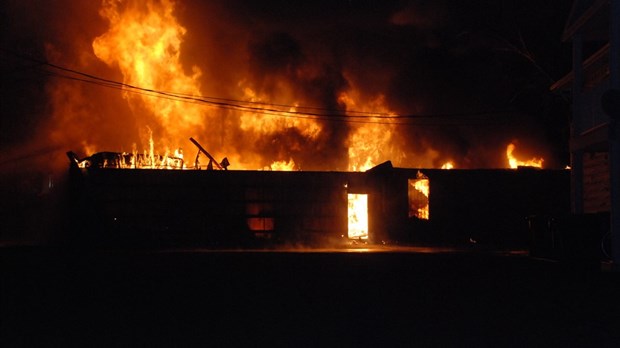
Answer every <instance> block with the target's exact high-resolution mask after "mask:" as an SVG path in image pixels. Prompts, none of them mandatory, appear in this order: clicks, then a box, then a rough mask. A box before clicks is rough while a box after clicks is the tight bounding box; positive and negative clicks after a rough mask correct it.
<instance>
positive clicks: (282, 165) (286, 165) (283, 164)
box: [270, 159, 297, 172]
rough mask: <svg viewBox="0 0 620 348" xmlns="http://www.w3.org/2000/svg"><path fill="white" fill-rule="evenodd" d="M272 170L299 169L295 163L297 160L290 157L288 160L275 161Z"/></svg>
mask: <svg viewBox="0 0 620 348" xmlns="http://www.w3.org/2000/svg"><path fill="white" fill-rule="evenodd" d="M270 167H271V170H277V171H288V172H290V171H293V170H297V166H296V165H295V161H293V159H290V160H289V161H288V162H287V161H275V162H273V163H272V164H271V166H270Z"/></svg>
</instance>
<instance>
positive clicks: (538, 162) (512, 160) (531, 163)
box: [506, 143, 544, 169]
mask: <svg viewBox="0 0 620 348" xmlns="http://www.w3.org/2000/svg"><path fill="white" fill-rule="evenodd" d="M515 147H516V146H515V144H513V143H510V144H508V147H506V158H507V159H508V165H509V166H510V168H512V169H516V168H518V167H536V168H542V164H543V162H544V159H542V158H532V159H530V160H528V161H521V160H519V159H517V158H516V157H515V156H514V154H513V152H514V150H515Z"/></svg>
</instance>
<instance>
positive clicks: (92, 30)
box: [2, 0, 565, 243]
mask: <svg viewBox="0 0 620 348" xmlns="http://www.w3.org/2000/svg"><path fill="white" fill-rule="evenodd" d="M4 6H6V9H7V10H6V11H5V12H6V13H8V14H11V16H14V17H15V18H24V21H22V22H20V21H19V20H15V21H12V22H11V23H10V24H11V26H15V27H16V28H14V29H15V30H12V31H11V32H12V33H14V34H15V38H11V40H13V41H14V42H18V43H20V42H22V43H23V42H30V41H32V40H30V39H31V37H28V36H27V34H28V33H29V31H28V30H23V29H24V28H23V27H20V23H24V24H23V25H24V26H25V27H30V26H32V27H36V28H41V29H38V31H37V32H36V34H37V35H35V36H36V38H37V39H38V41H36V42H40V46H37V47H36V48H35V49H30V50H22V49H20V47H21V46H20V45H13V46H12V47H16V49H14V50H11V51H9V52H4V51H3V53H2V54H3V57H4V58H5V60H6V61H7V62H8V61H10V62H12V63H14V64H16V65H17V66H18V67H19V68H20V69H17V70H20V71H29V72H31V73H32V74H38V75H37V76H43V77H41V79H43V81H42V82H41V83H39V84H37V86H38V87H39V89H40V90H37V91H38V92H39V93H42V94H44V95H45V101H44V102H42V103H41V104H42V107H41V109H42V110H37V112H36V114H37V115H39V116H40V120H38V121H37V122H34V121H33V122H32V123H36V124H35V126H34V127H30V128H29V131H28V134H27V135H28V137H26V136H24V137H22V138H24V139H28V140H29V141H25V142H26V143H27V144H26V146H20V145H23V144H21V143H19V142H18V141H17V140H16V141H15V142H14V143H11V144H8V145H10V146H8V145H7V147H10V151H3V156H7V158H8V160H6V161H4V160H3V163H9V162H15V161H13V159H15V158H18V159H19V158H29V162H28V163H29V164H31V168H41V169H40V170H41V171H44V172H45V175H44V176H45V177H46V178H48V177H50V175H47V174H48V173H47V172H53V173H58V172H60V173H63V171H64V170H65V169H66V157H65V151H67V150H73V151H75V153H76V154H75V155H72V156H71V163H72V166H73V165H74V166H76V167H77V168H74V169H75V170H74V171H73V172H74V174H75V173H81V174H80V175H73V176H72V178H71V180H70V182H71V183H72V184H71V185H73V184H74V183H78V184H76V187H77V189H76V190H71V192H72V194H75V195H76V197H74V200H72V201H74V202H82V203H83V204H82V203H80V204H78V205H77V206H74V208H75V209H76V211H78V212H81V213H83V214H77V215H79V216H83V217H80V218H79V219H78V220H80V221H81V220H84V221H82V222H83V223H79V224H77V226H88V227H89V228H94V229H103V230H106V231H107V230H113V231H121V230H123V231H130V230H133V229H135V230H136V231H144V233H145V234H151V233H156V234H157V233H159V234H166V233H167V232H166V231H177V232H179V233H180V234H181V235H182V234H188V235H189V234H191V233H194V232H196V233H197V234H199V235H201V236H202V237H201V238H207V239H209V238H213V240H212V241H216V240H219V239H220V238H219V237H211V236H215V235H219V234H223V233H224V232H222V231H223V230H224V229H225V228H224V227H223V226H232V227H230V228H231V229H233V230H235V231H243V232H239V233H238V234H234V235H235V236H234V237H230V238H233V239H240V240H242V239H244V238H246V237H247V236H248V235H250V236H252V237H251V238H250V239H252V238H255V237H256V238H258V237H259V236H262V237H260V238H263V239H265V240H284V239H293V240H294V239H295V238H293V237H291V236H293V235H302V236H304V237H303V238H302V239H304V238H308V239H314V237H308V236H309V235H310V234H311V233H310V232H309V231H320V232H317V233H316V234H315V235H317V236H321V237H320V238H323V237H327V238H328V239H330V240H331V239H334V238H336V239H337V238H343V237H342V236H345V237H353V238H358V239H361V240H364V239H366V238H368V239H369V240H374V241H388V240H392V239H393V240H398V241H406V240H410V236H407V237H406V238H403V236H405V235H407V232H403V231H405V230H407V228H405V227H402V226H405V225H407V224H408V223H410V220H411V221H417V220H421V221H422V222H424V221H427V219H428V221H433V220H434V217H435V216H436V215H435V214H439V216H441V214H440V213H439V211H440V208H433V206H434V204H436V203H437V201H438V200H439V198H434V199H431V200H430V201H429V202H428V204H427V203H425V202H426V198H428V197H442V196H441V194H437V193H433V190H437V188H438V187H441V185H437V182H441V181H442V180H443V179H441V178H442V175H440V174H436V173H435V172H434V170H435V168H441V167H444V166H445V167H446V168H450V167H452V168H456V171H455V172H453V173H454V174H453V175H458V174H457V173H464V172H462V171H463V170H468V169H469V170H480V171H481V172H487V171H488V173H491V172H497V173H499V172H502V171H503V168H507V167H509V166H519V165H524V163H525V162H524V163H521V164H520V163H518V161H517V160H516V159H515V161H511V162H509V163H508V162H506V159H505V155H507V154H508V153H507V152H506V151H505V149H506V146H507V145H508V144H511V143H514V144H516V146H517V148H516V149H515V148H512V149H511V150H510V151H509V153H510V155H512V156H513V157H514V156H515V155H517V152H519V154H518V156H517V157H519V158H533V159H534V160H536V161H535V164H536V165H538V166H540V165H542V162H541V160H540V159H541V158H545V167H546V168H563V167H564V165H565V163H563V159H562V158H561V156H558V154H557V153H556V152H555V151H554V150H553V148H552V147H550V146H547V145H548V144H549V141H548V139H546V136H545V133H544V131H541V130H540V127H538V126H540V120H541V119H542V117H539V116H540V115H538V114H535V113H531V112H528V111H524V110H521V109H519V108H516V107H514V105H509V104H510V103H509V101H511V100H514V98H512V96H513V93H514V91H515V90H516V89H518V88H517V86H514V85H513V83H517V81H522V79H521V78H522V77H523V76H524V75H523V74H521V72H522V71H524V70H527V68H528V67H529V66H524V65H523V64H517V65H518V66H517V67H516V68H515V69H512V68H511V69H508V70H510V71H511V73H514V72H513V70H514V71H519V73H518V74H517V75H519V76H518V79H517V78H514V79H513V78H512V77H514V76H512V75H510V76H512V77H508V79H509V80H510V81H507V80H504V78H506V76H509V74H508V72H507V71H502V74H501V75H502V76H503V77H502V79H501V81H498V80H493V79H487V78H488V77H490V76H492V74H491V72H495V71H496V70H498V69H499V70H501V67H504V66H506V65H507V63H510V64H513V63H514V62H513V61H512V60H510V59H506V57H503V56H499V55H498V54H497V52H500V51H502V52H503V51H505V50H504V48H506V47H503V46H502V47H495V46H493V45H499V43H498V42H497V41H493V44H492V45H491V46H493V47H486V46H484V47H481V46H478V45H476V44H475V42H476V40H469V39H470V38H471V36H467V35H464V36H458V37H457V38H456V39H457V40H456V41H458V42H457V44H456V45H455V46H451V45H454V44H455V41H454V40H447V39H445V37H444V36H443V35H437V33H438V32H439V31H444V30H451V28H452V25H453V24H454V23H457V22H458V21H459V20H463V18H461V17H459V14H460V13H461V11H458V10H453V9H451V8H447V7H442V6H438V7H437V8H430V7H426V6H424V5H423V4H421V3H417V2H412V3H410V4H402V3H398V2H394V3H392V2H388V3H386V4H383V5H381V6H379V7H380V8H377V7H376V6H375V5H372V6H367V5H365V4H351V3H347V4H345V3H336V2H335V3H333V4H319V5H317V6H319V7H316V8H315V7H314V6H315V5H303V6H302V5H300V4H294V5H290V6H289V5H286V4H282V3H279V2H276V4H275V5H274V4H268V5H265V6H275V10H274V11H265V10H261V8H258V7H257V6H256V5H255V4H254V2H251V1H249V2H244V1H232V2H231V1H222V2H219V1H212V2H209V3H208V4H204V3H203V2H196V1H192V0H184V1H181V0H178V1H173V0H149V1H134V0H125V1H108V0H104V1H101V2H89V3H79V4H77V3H75V2H72V1H61V2H60V3H56V4H54V6H53V7H49V8H46V7H45V6H36V8H31V6H30V5H29V4H26V3H23V4H22V3H21V2H10V3H8V4H7V5H4ZM321 6H327V8H325V7H323V8H321ZM455 6H457V5H455ZM300 8H306V9H308V11H301V12H300V10H299V9H300ZM317 9H318V10H317ZM302 12H303V13H302ZM276 13H281V14H286V15H282V16H278V15H275V14H276ZM345 15H346V17H347V18H349V21H345V22H343V21H342V20H341V19H342V18H343V17H344V16H345ZM431 15H432V16H431ZM313 16H314V17H313ZM422 17H424V18H434V19H436V20H435V21H432V22H428V21H420V20H421V19H422ZM11 18H13V17H11ZM224 18H225V20H224ZM310 21H313V22H312V23H310ZM317 23H320V25H317ZM528 23H529V21H528ZM35 24H36V25H35ZM42 28H44V29H42ZM369 28H372V30H370V29H369ZM18 29H22V30H18ZM334 32H338V33H339V34H341V35H333V33H334ZM452 34H453V33H452ZM452 34H451V35H452ZM33 35H34V34H33ZM22 36H23V37H24V38H23V40H22V41H20V40H19V39H21V38H22ZM446 37H447V36H446ZM459 40H461V41H459ZM13 41H12V42H13ZM404 43H406V44H404ZM498 48H499V49H498ZM482 57H487V58H489V59H481V58H482ZM513 58H514V57H513ZM438 62H440V63H441V64H442V65H441V66H440V67H438V66H436V64H438ZM515 64H516V63H515ZM526 65H527V64H526ZM513 67H514V66H513ZM473 69H476V73H469V72H468V71H474V70H473ZM527 72H528V73H532V71H531V70H527ZM37 82H38V80H37ZM507 85H510V86H509V88H504V87H506V86H507ZM500 87H501V88H500ZM519 95H521V94H519ZM24 99H25V100H28V98H24ZM499 101H506V103H500V102H499ZM26 104H28V105H30V104H32V103H29V102H28V103H26ZM18 114H19V113H18ZM24 114H26V113H24ZM19 115H21V114H19ZM16 138H19V137H17V136H16ZM190 139H199V140H200V143H201V144H202V145H200V146H201V147H202V146H203V145H204V147H203V149H209V151H210V153H208V152H207V151H201V152H199V153H200V154H201V155H200V156H197V157H196V158H194V157H193V152H192V150H193V149H195V145H196V143H194V142H192V141H191V140H190ZM20 141H21V142H24V141H23V140H21V139H20ZM106 151H112V152H106ZM32 153H34V154H35V155H34V156H32V158H30V157H28V156H29V155H30V154H32ZM5 154H7V155H5ZM24 154H25V155H24ZM224 155H225V156H226V160H225V161H224V160H223V158H224ZM188 156H189V157H188ZM387 161H390V162H391V163H393V165H394V167H396V169H394V172H395V173H399V172H400V169H402V168H422V169H421V170H420V171H419V172H420V176H419V177H418V176H417V175H418V172H417V171H416V170H412V171H415V173H414V172H411V173H408V174H406V175H403V178H404V177H406V180H405V179H403V178H400V177H399V179H398V180H397V181H396V182H398V185H401V186H398V188H393V187H392V186H391V185H388V183H383V182H384V181H385V180H388V179H385V175H384V174H381V175H378V176H376V175H374V174H372V173H373V172H381V171H380V170H370V169H371V168H375V167H377V165H379V164H380V163H385V162H387ZM513 162H514V163H513ZM32 163H34V165H32ZM21 167H22V168H24V167H26V166H21ZM209 168H213V169H215V171H210V170H207V171H205V169H209ZM379 168H381V167H379ZM399 168H400V169H399ZM427 168H428V169H427ZM159 169H170V171H166V172H160V171H159ZM217 169H228V170H226V172H222V173H220V172H219V171H217ZM278 171H291V173H279V172H278ZM516 172H520V171H516ZM437 173H442V172H437ZM511 173H512V172H511ZM61 175H62V174H61ZM515 175H517V174H515ZM559 175H563V174H559ZM16 176H19V175H16ZM434 176H436V177H434ZM56 177H57V176H56ZM274 178H278V179H277V180H276V179H274ZM382 178H383V179H382ZM401 179H402V180H401ZM177 181H178V182H179V183H177ZM183 181H187V186H183V185H181V186H177V185H180V184H181V182H183ZM304 181H307V182H309V183H313V184H312V185H310V186H308V187H311V188H312V189H310V188H308V189H304V188H303V187H304V184H303V182H304ZM388 181H389V180H388ZM409 181H411V182H413V185H414V186H412V188H411V187H410V185H409V184H408V182H409ZM278 182H281V183H282V187H280V188H276V186H278V185H276V184H277V183H278ZM404 182H406V183H407V184H403V183H404ZM433 182H435V184H433ZM322 183H324V185H325V187H323V186H322ZM429 183H430V189H426V188H425V187H424V186H425V185H427V184H429ZM142 184H143V185H142ZM162 185H163V186H162ZM226 185H232V186H233V187H236V186H239V187H243V189H237V188H232V187H230V188H225V186H226ZM385 185H387V186H385ZM394 185H396V183H394ZM133 186H135V187H133ZM427 186H428V185H427ZM173 187H174V189H172V188H173ZM206 187H211V189H207V188H206ZM217 190H220V191H219V193H220V194H218V195H216V196H218V197H219V198H218V199H220V200H222V201H221V202H223V203H222V204H217V203H213V202H215V201H216V200H211V198H208V197H210V196H209V194H208V193H209V192H218V191H217ZM274 190H275V191H274ZM382 190H387V191H386V192H392V193H393V194H394V197H399V198H398V199H396V201H397V202H398V203H394V204H397V206H396V207H395V209H396V210H397V211H399V213H398V215H397V219H396V220H394V219H393V218H392V217H389V218H388V216H389V214H387V213H385V214H384V215H382V216H379V217H378V216H377V215H376V213H375V211H376V209H378V208H376V207H377V206H378V205H379V206H384V208H381V209H387V208H385V207H387V206H389V205H391V204H392V203H389V202H388V200H387V198H386V197H388V196H389V195H388V194H387V193H385V192H384V191H382ZM429 190H430V191H429ZM315 191H316V192H315ZM543 191H544V190H543ZM163 192H165V194H164V193H163ZM196 192H197V194H195V193H196ZM291 192H292V193H291ZM377 192H380V194H377ZM403 192H407V195H411V197H406V199H404V200H403V197H404V196H403V194H404V193H403ZM455 192H456V191H455ZM407 195H405V196H407ZM196 196H199V197H200V198H195V199H196V200H195V201H193V203H192V204H190V203H187V202H192V199H194V198H191V199H190V198H189V197H196ZM474 196H475V194H474V193H471V195H467V197H474ZM143 197H147V198H143ZM166 197H168V198H166ZM251 197H256V198H251ZM265 197H267V198H265ZM292 197H301V198H300V201H299V202H298V201H295V200H294V199H293V198H292ZM304 197H305V198H304ZM334 197H339V198H338V199H335V198H334ZM425 197H426V198H425ZM460 199H463V198H462V197H461V198H460ZM251 200H255V201H256V202H254V203H255V204H254V203H252V204H250V203H248V201H251ZM302 201H303V202H305V203H300V202H302ZM156 202H157V204H159V205H160V207H159V208H158V207H156V206H155V205H157V204H156ZM205 202H208V203H205ZM318 202H323V203H322V204H320V203H318ZM326 202H338V203H326ZM378 202H384V203H385V204H384V203H378ZM403 202H405V203H403ZM409 202H412V203H411V204H412V207H410V206H409V205H410V204H409ZM91 203H92V204H91ZM115 204H117V205H118V207H115V206H114V205H115ZM205 204H206V208H205V209H204V210H202V209H201V208H200V206H201V205H205ZM342 204H345V206H344V208H343V207H342ZM403 204H404V205H403ZM425 204H426V205H428V207H430V208H431V212H430V214H429V212H428V207H425ZM349 206H351V209H350V210H351V211H352V213H350V214H349V213H348V212H347V211H348V210H349V208H348V207H349ZM403 206H404V207H406V209H404V210H403ZM442 206H443V204H442ZM89 207H91V208H89ZM357 207H361V208H360V209H362V210H368V211H369V212H371V213H369V214H368V216H367V218H366V217H365V214H357V213H355V211H356V210H357ZM364 207H365V208H364ZM289 208H290V210H288V209H289ZM197 209H198V210H201V211H202V212H203V213H196V211H197ZM167 211H171V212H170V213H168V212H167ZM295 211H298V213H295ZM402 211H404V215H402V214H401V212H402ZM433 211H434V212H433ZM207 212H208V214H207ZM299 212H303V214H302V213H299ZM541 213H543V212H541ZM7 215H8V214H7ZM175 216H176V217H178V219H177V218H175ZM295 216H299V217H300V219H301V220H303V221H297V220H296V219H295V218H294V217H295ZM343 216H344V218H343ZM349 216H350V218H349ZM403 216H404V219H405V220H401V219H402V218H403ZM302 217H303V218H302ZM8 218H10V217H8ZM205 219H207V220H205ZM415 219H417V220H415ZM349 220H350V221H349ZM72 221H73V220H72ZM89 221H98V223H90V222H89ZM207 221H208V222H207ZM293 221H295V222H293ZM304 221H305V222H304ZM310 221H312V222H310ZM321 221H323V222H321ZM343 221H344V222H343ZM378 221H381V222H378ZM391 221H397V222H391ZM403 221H404V222H403ZM349 222H351V225H355V224H356V225H357V227H355V228H352V227H351V228H347V227H346V226H348V225H349ZM390 224H395V226H396V227H394V228H389V229H388V230H389V232H381V229H380V228H378V227H377V226H380V225H386V226H387V225H390ZM218 226H219V227H218ZM235 226H236V227H235ZM257 226H263V228H262V229H259V228H258V227H257ZM328 226H336V227H328ZM343 226H345V227H343ZM445 230H446V231H447V230H448V228H446V229H445ZM197 231H202V232H197ZM204 231H210V232H209V233H205V232H204ZM252 231H258V232H252ZM299 231H302V232H299ZM328 231H329V232H328ZM392 231H401V232H392ZM122 233H123V232H119V235H122ZM136 233H141V232H136ZM175 233H176V232H175ZM382 233H385V235H382ZM448 234H449V233H448V232H446V236H447V235H448ZM173 235H178V234H173ZM242 235H243V236H242ZM222 237H223V236H222ZM289 237H290V238H289ZM226 238H228V236H226ZM411 238H413V237H411ZM137 239H138V240H139V239H140V238H137ZM188 239H191V238H189V237H188ZM446 239H450V238H448V237H446ZM481 239H484V238H481ZM459 240H460V239H459ZM212 241H208V242H209V243H211V242H212Z"/></svg>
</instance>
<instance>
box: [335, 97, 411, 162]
mask: <svg viewBox="0 0 620 348" xmlns="http://www.w3.org/2000/svg"><path fill="white" fill-rule="evenodd" d="M339 100H340V102H342V103H344V104H345V105H346V106H347V110H355V111H357V112H362V113H366V114H367V115H370V117H369V120H370V121H372V122H376V123H360V124H354V125H353V126H352V131H351V134H350V135H349V140H348V143H349V170H350V171H354V172H355V171H366V170H368V169H370V168H372V167H374V166H376V165H377V164H379V163H381V162H384V161H387V160H398V159H400V158H402V157H403V154H402V152H400V151H399V150H398V149H397V147H395V146H394V144H393V135H394V133H395V127H396V126H395V125H394V124H390V123H388V122H380V119H379V118H376V117H372V116H373V115H374V116H386V115H387V116H389V115H392V116H393V115H395V113H394V112H391V111H390V110H389V109H388V108H387V106H386V105H385V97H384V96H383V95H379V96H378V97H376V98H375V99H374V100H370V101H369V102H367V103H363V102H362V101H361V98H360V97H359V96H358V95H357V93H356V92H355V90H352V91H350V92H349V93H342V94H341V95H340V98H339Z"/></svg>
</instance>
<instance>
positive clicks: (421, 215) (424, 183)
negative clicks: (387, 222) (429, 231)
mask: <svg viewBox="0 0 620 348" xmlns="http://www.w3.org/2000/svg"><path fill="white" fill-rule="evenodd" d="M429 193H430V182H429V180H428V177H427V176H426V175H424V174H422V173H421V172H419V171H418V173H417V175H416V178H415V179H409V190H408V196H409V217H416V218H418V219H422V220H428V219H429V218H430V212H429V204H428V203H429V201H428V198H429Z"/></svg>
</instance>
